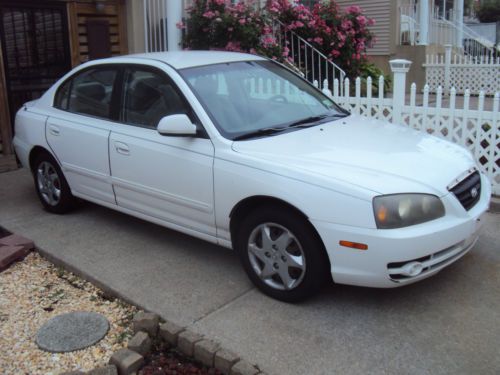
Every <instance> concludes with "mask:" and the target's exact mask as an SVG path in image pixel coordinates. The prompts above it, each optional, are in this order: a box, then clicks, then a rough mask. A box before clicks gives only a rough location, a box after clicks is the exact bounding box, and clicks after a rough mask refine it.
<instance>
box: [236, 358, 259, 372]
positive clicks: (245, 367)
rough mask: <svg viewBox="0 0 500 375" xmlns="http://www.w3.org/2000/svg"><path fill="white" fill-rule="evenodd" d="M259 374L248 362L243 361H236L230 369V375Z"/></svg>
mask: <svg viewBox="0 0 500 375" xmlns="http://www.w3.org/2000/svg"><path fill="white" fill-rule="evenodd" d="M258 373H259V370H257V368H256V367H254V366H252V365H251V364H250V363H249V362H247V361H245V360H241V361H238V362H237V363H236V364H235V365H234V366H233V367H232V368H231V372H230V374H231V375H256V374H258Z"/></svg>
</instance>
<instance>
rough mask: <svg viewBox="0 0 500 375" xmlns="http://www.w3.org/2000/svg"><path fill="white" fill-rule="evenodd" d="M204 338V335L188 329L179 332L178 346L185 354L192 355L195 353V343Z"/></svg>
mask: <svg viewBox="0 0 500 375" xmlns="http://www.w3.org/2000/svg"><path fill="white" fill-rule="evenodd" d="M201 340H203V336H201V335H199V334H197V333H194V332H191V331H189V330H186V331H184V332H182V333H180V334H179V337H178V339H177V347H178V349H179V350H180V351H181V353H184V354H185V355H187V356H189V357H192V356H193V354H194V344H196V343H197V342H198V341H201Z"/></svg>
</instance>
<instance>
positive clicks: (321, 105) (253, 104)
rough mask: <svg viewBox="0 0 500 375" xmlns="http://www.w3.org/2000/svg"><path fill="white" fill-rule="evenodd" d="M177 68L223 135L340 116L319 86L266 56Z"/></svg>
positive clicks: (282, 128)
mask: <svg viewBox="0 0 500 375" xmlns="http://www.w3.org/2000/svg"><path fill="white" fill-rule="evenodd" d="M180 73H181V75H182V76H183V77H184V79H185V80H186V81H187V82H188V84H189V85H190V87H191V89H192V90H193V92H194V93H195V95H196V96H197V97H198V99H199V100H200V101H201V103H202V105H203V106H204V108H205V110H206V111H207V112H208V114H209V115H210V117H211V119H212V121H213V122H214V123H215V125H216V126H217V128H218V129H219V131H220V132H221V134H222V135H223V136H224V137H226V138H229V139H244V138H251V137H252V136H254V135H255V136H261V135H270V134H273V133H276V132H281V131H285V130H293V129H298V128H301V127H306V126H313V125H316V124H319V123H322V122H325V121H329V120H330V119H331V118H334V117H343V116H345V115H346V114H345V111H343V110H342V109H341V108H340V107H338V106H337V105H336V104H335V103H334V102H333V101H332V100H330V99H329V98H328V97H327V96H325V95H324V94H322V93H321V92H320V91H319V90H317V89H316V88H314V87H313V86H311V85H310V84H309V83H307V82H306V81H305V80H303V79H302V78H300V77H298V76H297V75H295V74H294V73H292V72H290V71H289V70H288V69H285V68H284V67H282V66H280V65H279V64H277V63H275V62H272V61H243V62H233V63H223V64H215V65H207V66H201V67H195V68H188V69H182V70H181V71H180Z"/></svg>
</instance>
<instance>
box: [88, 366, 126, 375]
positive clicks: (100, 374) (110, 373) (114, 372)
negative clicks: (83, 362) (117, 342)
mask: <svg viewBox="0 0 500 375" xmlns="http://www.w3.org/2000/svg"><path fill="white" fill-rule="evenodd" d="M86 375H118V369H117V368H116V366H115V365H107V366H105V367H99V368H95V369H93V370H90V371H88V372H87V374H86Z"/></svg>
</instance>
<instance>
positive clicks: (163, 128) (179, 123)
mask: <svg viewBox="0 0 500 375" xmlns="http://www.w3.org/2000/svg"><path fill="white" fill-rule="evenodd" d="M156 130H158V133H160V134H161V135H174V136H191V135H196V133H197V129H196V125H194V124H193V123H192V122H191V120H190V119H189V117H187V116H186V115H170V116H165V117H163V118H162V119H161V120H160V122H159V123H158V127H157V128H156Z"/></svg>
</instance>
